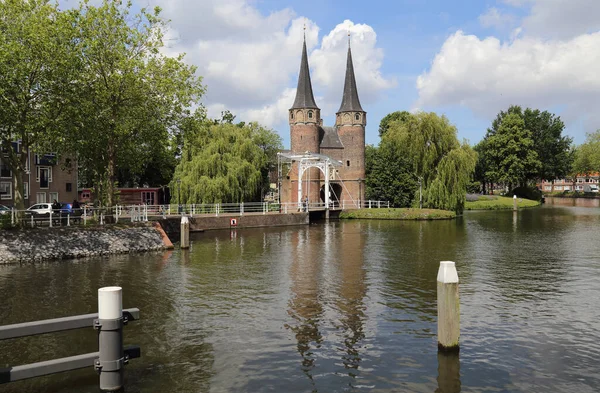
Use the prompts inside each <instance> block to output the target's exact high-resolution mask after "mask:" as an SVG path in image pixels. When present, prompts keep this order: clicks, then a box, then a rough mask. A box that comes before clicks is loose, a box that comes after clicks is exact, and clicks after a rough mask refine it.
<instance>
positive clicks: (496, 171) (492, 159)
mask: <svg viewBox="0 0 600 393" xmlns="http://www.w3.org/2000/svg"><path fill="white" fill-rule="evenodd" d="M494 124H495V125H497V129H495V130H493V132H489V133H488V135H487V136H486V139H487V140H486V143H485V146H486V148H485V154H486V155H487V160H488V162H489V166H488V167H487V170H486V172H485V176H486V178H487V179H489V180H490V181H492V182H495V183H505V184H508V185H513V184H524V183H525V182H526V181H527V180H528V179H529V178H531V175H532V174H534V173H537V171H538V170H539V168H540V166H541V163H540V161H539V159H538V155H537V153H536V152H535V150H534V149H533V146H534V142H533V139H532V138H531V132H530V131H529V130H527V129H525V121H524V120H523V118H522V117H520V116H519V115H518V114H516V113H509V114H507V115H506V116H504V117H503V118H502V119H501V120H500V121H498V120H495V123H494Z"/></svg>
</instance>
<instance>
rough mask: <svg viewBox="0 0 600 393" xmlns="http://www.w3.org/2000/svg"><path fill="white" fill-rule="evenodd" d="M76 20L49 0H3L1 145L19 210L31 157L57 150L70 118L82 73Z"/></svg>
mask: <svg viewBox="0 0 600 393" xmlns="http://www.w3.org/2000/svg"><path fill="white" fill-rule="evenodd" d="M73 17H74V15H73V13H71V12H60V11H59V10H58V9H57V7H56V5H54V4H50V3H49V2H48V1H45V0H4V1H0V145H1V148H2V151H3V152H4V154H6V155H7V156H6V157H2V162H3V163H4V165H6V166H7V167H8V168H9V169H10V170H11V172H12V192H13V196H14V201H15V206H16V207H17V209H19V210H22V209H23V208H24V199H23V196H24V192H23V191H24V190H23V181H24V180H25V178H24V176H25V171H26V169H27V155H28V152H29V151H30V149H31V150H37V151H39V152H41V151H43V150H44V149H45V148H48V149H49V148H54V146H53V145H55V144H56V142H57V141H58V140H60V139H61V138H62V131H63V130H64V127H65V121H66V120H67V119H69V116H68V113H67V112H68V111H67V109H68V108H69V107H70V106H71V105H72V104H73V103H72V102H70V101H69V99H68V93H69V92H70V91H71V90H72V88H73V83H72V82H73V75H74V72H75V71H76V70H77V68H78V64H77V59H76V56H74V54H75V51H74V50H73V45H74V34H75V32H74V30H73V26H74V19H73ZM13 141H19V142H20V149H18V150H17V149H15V148H13V145H12V142H13Z"/></svg>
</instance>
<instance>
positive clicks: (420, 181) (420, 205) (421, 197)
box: [415, 173, 423, 209]
mask: <svg viewBox="0 0 600 393" xmlns="http://www.w3.org/2000/svg"><path fill="white" fill-rule="evenodd" d="M415 176H416V177H417V180H418V182H419V209H422V208H423V176H418V175H417V174H416V173H415Z"/></svg>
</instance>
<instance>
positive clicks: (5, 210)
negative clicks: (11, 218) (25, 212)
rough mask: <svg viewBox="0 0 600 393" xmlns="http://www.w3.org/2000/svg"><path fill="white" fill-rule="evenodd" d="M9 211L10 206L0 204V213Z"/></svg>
mask: <svg viewBox="0 0 600 393" xmlns="http://www.w3.org/2000/svg"><path fill="white" fill-rule="evenodd" d="M9 213H10V208H9V207H6V206H4V205H0V215H1V214H9Z"/></svg>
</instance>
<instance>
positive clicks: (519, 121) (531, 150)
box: [472, 105, 574, 194]
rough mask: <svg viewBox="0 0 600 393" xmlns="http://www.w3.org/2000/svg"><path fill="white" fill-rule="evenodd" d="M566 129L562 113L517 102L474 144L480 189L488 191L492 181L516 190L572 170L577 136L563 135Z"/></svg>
mask: <svg viewBox="0 0 600 393" xmlns="http://www.w3.org/2000/svg"><path fill="white" fill-rule="evenodd" d="M564 129H565V124H564V123H563V121H562V120H561V119H560V117H558V116H556V115H554V114H551V113H549V112H547V111H543V112H541V111H540V110H538V109H530V108H527V109H525V110H523V109H522V108H521V107H520V106H516V105H513V106H511V107H509V108H508V110H507V111H501V112H500V113H499V114H498V115H497V116H496V119H494V121H493V122H492V126H491V127H490V128H488V130H487V132H486V134H485V137H484V138H483V140H482V141H481V142H479V143H478V144H477V145H476V146H475V147H474V149H475V150H476V151H477V153H478V159H477V165H476V167H475V180H476V181H477V182H479V183H480V184H481V189H480V190H481V191H483V193H484V194H485V193H487V191H488V189H487V188H488V186H489V185H490V184H503V185H505V186H506V187H507V188H508V189H509V190H512V189H513V187H517V186H521V187H526V186H528V185H531V184H534V183H535V182H536V181H537V180H539V179H557V178H563V177H565V176H566V175H568V174H570V173H571V170H572V164H573V160H574V151H573V147H572V141H573V140H572V138H569V137H566V136H564V135H563V131H564ZM472 191H475V190H472Z"/></svg>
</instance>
